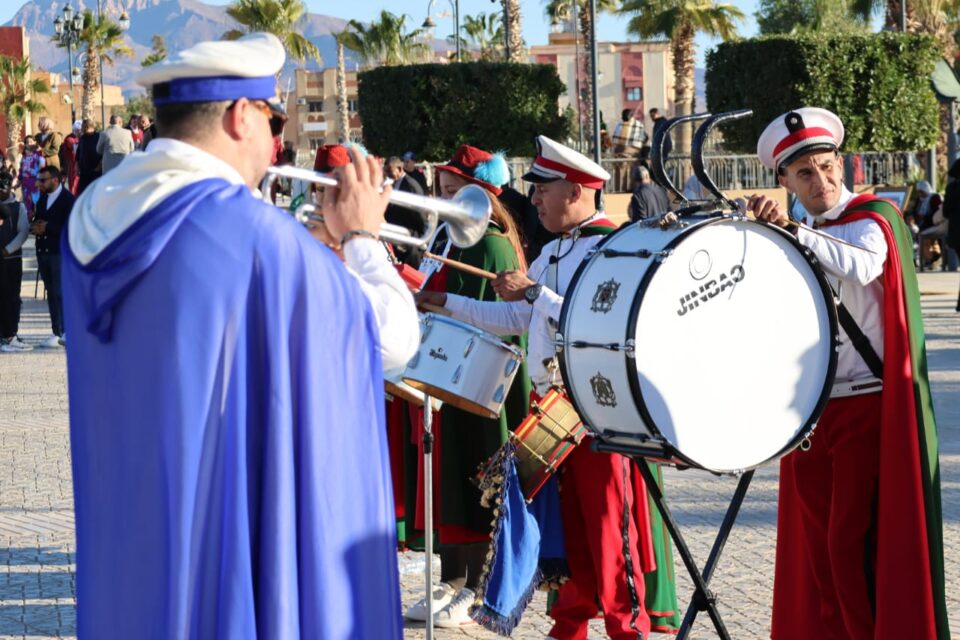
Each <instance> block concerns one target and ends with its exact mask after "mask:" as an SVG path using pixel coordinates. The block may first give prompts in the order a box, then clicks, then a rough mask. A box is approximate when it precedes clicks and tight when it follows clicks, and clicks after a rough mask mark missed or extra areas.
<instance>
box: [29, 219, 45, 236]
mask: <svg viewBox="0 0 960 640" xmlns="http://www.w3.org/2000/svg"><path fill="white" fill-rule="evenodd" d="M30 232H31V233H32V234H34V235H36V236H42V235H44V234H45V233H46V232H47V222H46V220H37V221H35V222H34V223H33V224H32V225H30Z"/></svg>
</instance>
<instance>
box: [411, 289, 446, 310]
mask: <svg viewBox="0 0 960 640" xmlns="http://www.w3.org/2000/svg"><path fill="white" fill-rule="evenodd" d="M413 299H414V300H416V301H417V306H418V307H419V306H420V305H423V304H432V305H433V306H435V307H442V306H445V305H446V304H447V294H445V293H443V292H442V291H419V292H417V293H415V294H414V296H413Z"/></svg>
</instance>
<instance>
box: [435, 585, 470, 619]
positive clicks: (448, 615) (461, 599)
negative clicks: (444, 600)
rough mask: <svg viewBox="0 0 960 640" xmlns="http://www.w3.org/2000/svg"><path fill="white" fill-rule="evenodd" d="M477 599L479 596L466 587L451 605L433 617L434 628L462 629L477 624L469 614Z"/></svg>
mask: <svg viewBox="0 0 960 640" xmlns="http://www.w3.org/2000/svg"><path fill="white" fill-rule="evenodd" d="M476 597H477V594H475V593H474V592H473V590H472V589H467V588H466V587H464V588H463V589H461V590H460V593H458V594H457V597H456V598H454V599H453V601H452V602H451V603H450V604H448V605H447V606H445V607H444V608H443V609H441V610H440V612H439V613H438V614H437V615H435V616H433V626H435V627H440V628H441V629H459V628H460V627H467V626H470V625H473V624H477V623H476V621H475V620H474V619H473V618H471V617H470V613H469V612H470V607H472V606H473V601H474V600H475V599H476Z"/></svg>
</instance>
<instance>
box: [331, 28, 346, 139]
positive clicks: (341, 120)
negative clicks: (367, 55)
mask: <svg viewBox="0 0 960 640" xmlns="http://www.w3.org/2000/svg"><path fill="white" fill-rule="evenodd" d="M347 33H349V32H348V31H340V32H339V33H335V34H333V38H334V40H335V41H336V43H337V127H338V128H339V129H340V142H343V143H346V142H350V104H349V102H347V62H346V59H345V56H344V50H343V49H344V40H345V35H346V34H347Z"/></svg>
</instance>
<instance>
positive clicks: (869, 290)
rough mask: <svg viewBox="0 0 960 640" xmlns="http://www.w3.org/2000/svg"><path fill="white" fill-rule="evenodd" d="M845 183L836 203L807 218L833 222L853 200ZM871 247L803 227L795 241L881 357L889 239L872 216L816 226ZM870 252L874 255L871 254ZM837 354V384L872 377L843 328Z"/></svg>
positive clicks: (822, 230)
mask: <svg viewBox="0 0 960 640" xmlns="http://www.w3.org/2000/svg"><path fill="white" fill-rule="evenodd" d="M853 197H854V195H853V194H852V193H850V191H848V190H847V189H846V188H845V187H844V188H843V191H842V192H841V194H840V200H839V201H838V202H837V204H836V206H834V207H833V208H832V209H830V210H829V211H827V212H826V213H824V214H822V215H820V216H817V217H815V218H810V217H809V216H808V218H807V221H808V222H810V221H811V220H812V221H814V222H820V221H825V220H835V219H836V218H837V217H838V216H839V215H840V214H841V213H843V210H844V209H845V208H846V206H847V205H848V204H849V203H850V201H851V200H852V199H853ZM818 231H819V232H821V233H827V234H829V235H831V236H833V237H835V238H839V239H841V240H844V241H845V242H849V243H851V244H854V245H857V246H858V247H863V248H864V249H868V250H869V251H864V250H862V249H857V248H854V247H849V246H847V245H843V244H839V243H837V242H831V241H830V240H829V239H827V238H824V237H822V236H819V235H816V234H813V233H811V232H810V231H809V230H808V229H805V228H803V227H801V228H800V229H798V230H797V239H798V240H799V241H800V243H801V244H803V245H804V246H806V247H808V248H809V249H810V250H811V251H813V254H814V255H815V256H816V257H817V259H818V260H819V261H820V266H821V267H822V268H823V271H824V272H825V273H826V275H827V280H828V281H829V282H830V286H832V287H833V290H834V291H838V292H839V294H840V299H841V301H842V302H843V304H844V305H845V306H846V307H847V309H848V310H849V311H850V315H851V316H853V319H854V320H855V321H856V323H857V324H858V325H859V326H860V330H861V331H863V333H864V335H866V336H867V338H868V339H869V340H870V344H871V345H872V346H873V349H874V351H876V352H877V355H878V356H880V358H881V360H882V359H883V281H882V279H881V278H880V276H881V275H882V274H883V265H884V263H885V262H886V260H887V242H886V240H885V239H884V236H883V230H882V229H881V228H880V225H879V224H877V223H876V222H874V221H873V220H857V221H855V222H848V223H846V224H839V225H836V226H831V227H825V228H822V229H819V230H818ZM870 252H873V253H870ZM840 340H841V344H840V353H839V354H838V358H837V375H836V380H837V381H838V382H847V381H853V380H863V379H868V378H873V374H872V373H871V372H870V369H869V367H867V364H866V362H864V361H863V358H862V357H860V354H859V353H857V350H856V349H855V348H854V346H853V344H852V343H851V342H850V339H849V338H848V337H847V333H846V331H844V330H843V327H840Z"/></svg>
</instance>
